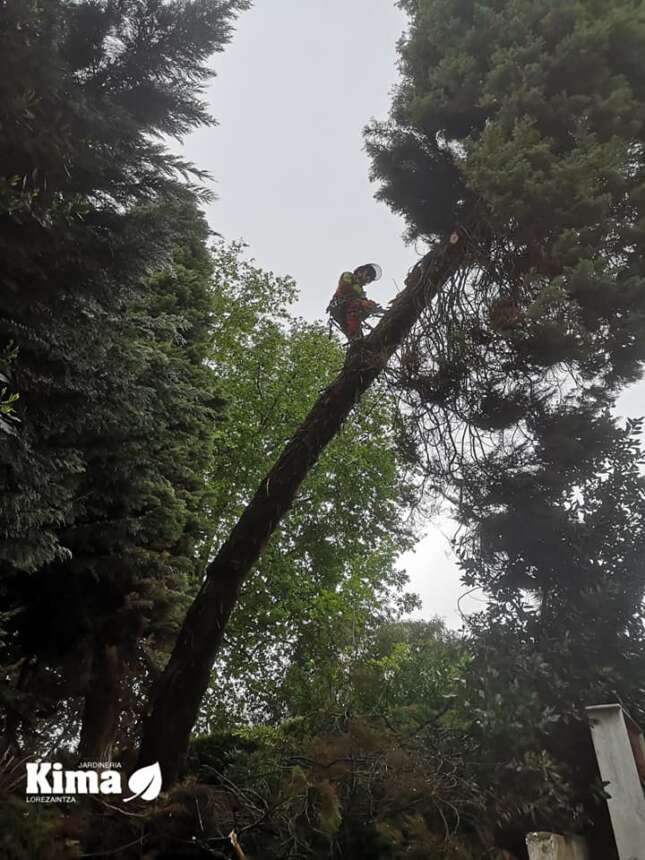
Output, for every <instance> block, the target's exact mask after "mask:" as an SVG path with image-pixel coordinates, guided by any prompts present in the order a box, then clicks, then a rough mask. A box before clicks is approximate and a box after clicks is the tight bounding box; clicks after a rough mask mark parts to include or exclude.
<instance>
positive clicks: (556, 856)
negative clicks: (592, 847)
mask: <svg viewBox="0 0 645 860" xmlns="http://www.w3.org/2000/svg"><path fill="white" fill-rule="evenodd" d="M526 847H527V848H528V850H529V860H588V857H589V852H588V850H587V844H586V842H585V840H584V839H583V838H582V837H581V836H560V834H558V833H529V834H528V836H527V837H526Z"/></svg>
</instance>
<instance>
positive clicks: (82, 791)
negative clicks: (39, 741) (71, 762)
mask: <svg viewBox="0 0 645 860" xmlns="http://www.w3.org/2000/svg"><path fill="white" fill-rule="evenodd" d="M120 767H121V765H120V764H118V763H116V762H82V763H81V766H80V767H79V768H78V769H77V770H64V769H63V765H62V764H61V763H60V762H53V763H52V762H46V761H40V762H28V763H27V786H26V789H25V794H26V795H27V801H28V802H30V803H74V802H75V801H76V798H77V797H78V796H79V795H88V794H90V795H92V794H98V795H112V796H114V795H123V785H122V779H121V773H120V772H119V768H120ZM162 784H163V781H162V778H161V767H160V766H159V762H155V764H151V765H147V766H146V767H142V768H139V770H135V772H134V773H132V774H130V778H129V779H128V789H129V790H130V791H131V792H132V794H131V795H130V796H129V797H124V798H123V801H124V803H128V802H129V801H131V800H137V799H139V800H156V798H157V797H159V793H160V792H161V787H162Z"/></svg>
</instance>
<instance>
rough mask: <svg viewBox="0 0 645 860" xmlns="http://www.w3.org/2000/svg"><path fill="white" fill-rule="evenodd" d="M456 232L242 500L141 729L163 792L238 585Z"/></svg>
mask: <svg viewBox="0 0 645 860" xmlns="http://www.w3.org/2000/svg"><path fill="white" fill-rule="evenodd" d="M464 245H465V243H464V241H463V238H462V237H461V236H460V234H459V233H453V235H452V236H451V238H450V240H445V241H443V242H441V243H438V244H437V245H436V246H435V247H434V248H433V250H432V251H431V252H430V253H429V254H427V255H426V256H425V257H424V258H423V259H422V260H420V261H419V263H418V264H417V265H416V266H415V267H414V268H413V269H412V271H411V272H410V273H409V275H408V276H407V278H406V282H405V283H406V285H405V288H404V289H403V290H402V291H401V293H399V295H398V296H397V297H396V299H395V300H394V301H393V302H392V305H391V307H390V309H389V310H388V311H387V312H386V313H385V314H384V316H383V318H382V319H381V321H380V323H379V324H378V325H377V326H376V328H375V329H374V331H373V332H372V333H371V334H369V335H368V336H367V337H365V338H363V339H361V340H358V341H356V342H354V343H353V344H351V346H350V347H349V349H348V352H347V356H346V359H345V363H344V365H343V368H342V369H341V371H340V373H339V374H338V376H337V377H336V379H335V380H334V381H333V382H332V383H331V385H329V386H328V387H327V388H326V389H325V390H324V391H323V392H322V393H321V394H320V396H319V398H318V400H317V401H316V403H315V404H314V406H313V407H312V409H311V411H310V412H309V415H308V416H307V417H306V418H305V420H304V422H303V423H302V425H301V426H300V428H299V429H298V430H297V431H296V434H295V435H294V436H293V438H292V439H291V440H290V441H289V442H288V443H287V446H286V447H285V449H284V451H283V453H282V455H281V456H280V458H279V459H278V461H277V463H276V464H275V465H274V466H273V468H272V469H271V471H270V472H269V473H268V475H267V476H266V478H265V479H264V480H263V481H262V483H261V484H260V487H259V488H258V490H257V492H256V493H255V495H254V497H253V499H252V500H251V502H250V503H249V504H248V505H247V507H246V509H245V510H244V512H243V513H242V516H241V517H240V519H239V520H238V522H237V525H236V526H235V527H234V528H233V531H232V532H231V534H230V536H229V538H228V540H227V541H226V542H225V543H224V544H223V545H222V547H221V548H220V550H219V552H218V553H217V555H216V557H215V559H214V560H213V561H212V562H211V563H210V564H209V565H208V567H207V569H206V576H205V579H204V582H203V584H202V586H201V588H200V590H199V592H198V594H197V596H196V597H195V600H194V601H193V603H192V605H191V607H190V609H189V610H188V613H187V614H186V618H185V620H184V623H183V626H182V628H181V631H180V633H179V636H178V638H177V642H176V644H175V647H174V650H173V652H172V655H171V657H170V660H169V661H168V664H167V666H166V668H165V670H164V672H163V674H162V676H161V679H160V681H159V683H158V685H157V686H156V689H155V691H154V693H153V696H152V699H151V703H150V707H149V710H148V714H147V716H146V718H145V719H144V723H143V737H142V744H141V749H140V765H141V766H143V765H147V764H152V763H154V762H157V761H158V762H159V763H160V765H161V771H162V775H163V780H164V785H165V786H168V785H171V784H172V783H173V782H174V781H175V780H176V779H177V776H178V773H179V769H180V767H181V764H182V761H183V758H184V756H185V753H186V750H187V748H188V741H189V738H190V732H191V730H192V727H193V725H194V723H195V720H196V717H197V713H198V709H199V705H200V703H201V700H202V697H203V695H204V693H205V692H206V689H207V687H208V682H209V678H210V672H211V668H212V665H213V662H214V660H215V656H216V654H217V650H218V648H219V646H220V644H221V641H222V638H223V634H224V630H225V628H226V624H227V622H228V619H229V617H230V615H231V612H232V611H233V609H234V607H235V604H236V603H237V600H238V597H239V594H240V590H241V587H242V584H243V582H244V580H245V579H246V577H247V576H248V574H249V573H250V571H251V569H252V567H253V565H254V564H255V563H256V561H257V560H258V558H259V557H260V555H261V554H262V552H263V550H264V548H265V546H266V544H267V542H268V540H269V538H270V537H271V535H272V534H273V532H274V531H275V529H276V527H277V526H278V523H279V522H280V520H281V519H282V517H283V516H284V515H285V514H286V513H287V511H288V510H289V508H290V507H291V505H292V504H293V501H294V498H295V495H296V492H297V490H298V488H299V486H300V484H301V483H302V481H303V480H304V478H305V477H306V475H307V473H308V472H309V470H310V469H311V468H312V466H313V465H314V464H315V462H316V460H317V459H318V457H319V456H320V454H321V453H322V451H323V450H324V449H325V447H326V445H327V444H328V443H329V442H330V441H331V440H332V439H333V438H334V436H335V435H336V434H337V433H338V432H339V430H340V429H341V427H342V424H343V422H344V421H345V419H346V418H347V416H348V415H349V413H350V412H351V410H352V408H353V406H354V404H355V403H356V402H357V401H358V400H359V398H360V397H361V395H362V394H363V393H364V392H365V391H366V390H367V389H368V388H369V386H370V385H371V384H372V382H373V381H374V380H375V379H376V377H377V376H378V375H379V373H380V372H381V371H382V370H383V368H384V367H385V366H386V364H387V362H388V361H389V359H390V358H391V356H392V354H393V353H394V351H395V350H396V348H397V347H398V346H399V345H400V344H401V342H402V341H403V339H404V337H405V336H406V335H407V334H408V332H409V331H410V329H411V328H412V326H413V325H414V323H415V322H416V320H417V319H418V318H419V315H420V314H421V312H422V310H423V308H425V307H427V306H428V304H429V303H430V302H431V301H432V299H433V298H434V296H435V295H436V293H437V292H438V291H439V290H440V289H441V287H442V286H443V284H444V283H445V282H446V280H448V278H449V277H450V276H451V275H452V274H453V273H454V272H455V271H456V270H457V268H458V267H459V265H460V263H461V261H462V258H463V256H464Z"/></svg>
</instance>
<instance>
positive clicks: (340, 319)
mask: <svg viewBox="0 0 645 860" xmlns="http://www.w3.org/2000/svg"><path fill="white" fill-rule="evenodd" d="M382 274H383V272H382V270H381V267H380V266H379V265H377V263H366V264H365V265H364V266H359V267H358V268H357V269H354V271H353V272H343V274H342V275H341V276H340V280H339V281H338V288H337V290H336V292H335V293H334V297H333V299H332V300H331V302H330V303H329V306H328V308H327V312H328V313H329V315H330V316H331V318H332V319H333V320H334V321H335V322H336V323H337V324H338V326H339V328H340V330H341V331H342V332H343V334H344V335H345V337H346V338H347V339H348V340H355V339H356V338H359V337H362V336H363V325H362V324H363V321H364V320H366V319H367V318H368V317H370V316H375V315H377V314H381V313H383V308H382V307H381V306H380V305H379V304H377V302H373V301H371V300H370V299H368V298H367V294H366V293H365V285H366V284H371V283H372V282H373V281H378V280H379V278H380V277H381V275H382Z"/></svg>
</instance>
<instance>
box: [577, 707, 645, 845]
mask: <svg viewBox="0 0 645 860" xmlns="http://www.w3.org/2000/svg"><path fill="white" fill-rule="evenodd" d="M586 711H587V716H588V718H589V723H590V725H591V737H592V740H593V745H594V749H595V750H596V758H597V759H598V768H599V769H600V776H601V778H602V780H603V782H606V783H608V785H605V791H606V792H607V794H609V795H610V797H609V799H608V800H607V806H608V807H609V815H610V817H611V824H612V828H613V830H614V838H615V840H616V847H617V848H618V856H619V858H620V860H645V795H644V794H643V786H642V785H641V781H640V777H639V775H638V769H637V767H636V759H635V757H634V751H635V749H636V750H638V749H639V748H642V735H641V734H640V730H639V729H638V727H637V726H636V725H635V723H634V722H633V720H630V718H629V717H627V720H629V722H630V725H631V729H632V732H631V733H632V735H634V739H633V740H632V741H630V735H629V732H628V730H627V723H626V715H625V713H624V712H623V709H622V707H621V706H620V705H594V706H593V707H590V708H586ZM632 744H634V747H633V746H632Z"/></svg>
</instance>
